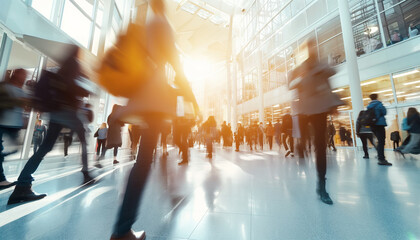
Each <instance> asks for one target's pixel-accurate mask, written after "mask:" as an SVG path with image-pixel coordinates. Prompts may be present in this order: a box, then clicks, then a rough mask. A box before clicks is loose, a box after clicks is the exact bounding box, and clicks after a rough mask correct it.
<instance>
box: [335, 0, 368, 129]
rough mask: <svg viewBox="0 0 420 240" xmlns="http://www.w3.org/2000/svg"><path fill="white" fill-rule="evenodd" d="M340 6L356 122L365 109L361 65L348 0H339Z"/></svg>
mask: <svg viewBox="0 0 420 240" xmlns="http://www.w3.org/2000/svg"><path fill="white" fill-rule="evenodd" d="M338 8H339V12H340V21H341V28H342V31H343V40H344V50H345V53H346V68H347V76H348V78H349V86H350V94H351V101H352V106H353V119H354V122H356V119H357V116H358V115H359V112H360V111H361V110H362V109H363V95H362V88H361V87H360V75H359V67H358V65H357V56H356V50H355V49H356V47H355V45H354V37H353V29H352V25H351V19H350V11H349V3H348V0H338Z"/></svg>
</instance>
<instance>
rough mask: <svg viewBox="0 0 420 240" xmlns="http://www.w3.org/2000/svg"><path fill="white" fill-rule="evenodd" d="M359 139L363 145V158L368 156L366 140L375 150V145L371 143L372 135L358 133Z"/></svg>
mask: <svg viewBox="0 0 420 240" xmlns="http://www.w3.org/2000/svg"><path fill="white" fill-rule="evenodd" d="M359 138H360V140H361V141H362V145H363V152H364V153H365V156H367V157H368V156H369V152H368V142H367V141H368V140H369V141H370V143H371V144H372V145H373V146H374V147H375V148H376V145H375V143H374V142H373V134H370V133H360V134H359Z"/></svg>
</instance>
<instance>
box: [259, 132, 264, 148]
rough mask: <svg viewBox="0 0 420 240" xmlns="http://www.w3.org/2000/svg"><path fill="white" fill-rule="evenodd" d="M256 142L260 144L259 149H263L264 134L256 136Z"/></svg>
mask: <svg viewBox="0 0 420 240" xmlns="http://www.w3.org/2000/svg"><path fill="white" fill-rule="evenodd" d="M258 143H259V144H260V148H261V150H263V149H264V136H263V135H262V134H261V135H259V136H258Z"/></svg>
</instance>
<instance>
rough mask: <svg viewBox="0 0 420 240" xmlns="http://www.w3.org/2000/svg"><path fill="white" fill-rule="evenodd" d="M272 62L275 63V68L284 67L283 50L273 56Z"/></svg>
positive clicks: (284, 57)
mask: <svg viewBox="0 0 420 240" xmlns="http://www.w3.org/2000/svg"><path fill="white" fill-rule="evenodd" d="M274 62H275V63H276V67H280V66H284V64H285V62H286V55H285V53H284V51H283V50H282V51H280V52H278V53H277V54H276V55H275V56H274Z"/></svg>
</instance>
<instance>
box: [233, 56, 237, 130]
mask: <svg viewBox="0 0 420 240" xmlns="http://www.w3.org/2000/svg"><path fill="white" fill-rule="evenodd" d="M237 83H238V79H237V66H236V61H235V59H233V61H232V88H233V97H232V130H234V131H236V128H237V126H236V124H237V123H238V109H237V99H238V84H237Z"/></svg>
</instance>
